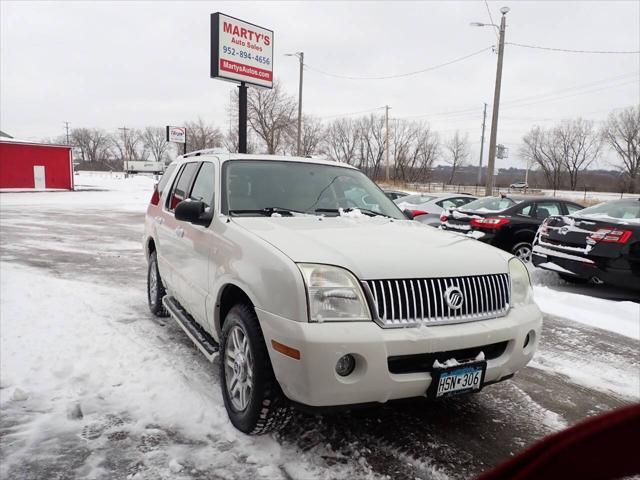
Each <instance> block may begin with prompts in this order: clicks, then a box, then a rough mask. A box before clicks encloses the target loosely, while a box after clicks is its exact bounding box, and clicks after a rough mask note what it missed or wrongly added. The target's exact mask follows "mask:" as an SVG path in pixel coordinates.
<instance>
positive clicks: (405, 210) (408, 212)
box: [402, 208, 413, 220]
mask: <svg viewBox="0 0 640 480" xmlns="http://www.w3.org/2000/svg"><path fill="white" fill-rule="evenodd" d="M402 213H404V216H405V217H407V218H408V219H409V220H413V212H412V211H411V210H407V209H406V208H405V209H404V210H403V211H402Z"/></svg>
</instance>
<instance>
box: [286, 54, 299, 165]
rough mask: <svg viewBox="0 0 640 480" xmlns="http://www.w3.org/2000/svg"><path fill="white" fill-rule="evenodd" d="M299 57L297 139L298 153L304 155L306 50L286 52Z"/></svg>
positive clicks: (290, 55)
mask: <svg viewBox="0 0 640 480" xmlns="http://www.w3.org/2000/svg"><path fill="white" fill-rule="evenodd" d="M294 55H295V56H296V57H298V60H299V61H300V75H299V76H298V81H299V84H298V137H297V141H296V154H297V155H298V156H300V155H302V76H303V72H304V52H296V53H285V56H287V57H292V56H294Z"/></svg>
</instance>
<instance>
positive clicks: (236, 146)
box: [222, 125, 258, 153]
mask: <svg viewBox="0 0 640 480" xmlns="http://www.w3.org/2000/svg"><path fill="white" fill-rule="evenodd" d="M222 144H223V146H224V148H226V149H227V150H229V151H230V152H238V150H240V135H239V133H238V126H237V125H236V126H235V127H234V128H233V130H231V131H230V132H228V133H227V134H226V135H225V136H224V138H223V139H222ZM257 151H258V144H257V143H256V141H255V139H254V138H253V135H252V134H251V131H247V152H246V153H256V152H257Z"/></svg>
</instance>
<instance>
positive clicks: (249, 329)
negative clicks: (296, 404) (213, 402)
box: [220, 304, 291, 435]
mask: <svg viewBox="0 0 640 480" xmlns="http://www.w3.org/2000/svg"><path fill="white" fill-rule="evenodd" d="M220 352H222V354H221V357H220V384H221V385H220V386H221V388H222V396H223V398H224V406H225V408H226V409H227V413H228V415H229V419H230V420H231V423H233V425H234V426H235V427H236V428H237V429H238V430H240V431H241V432H244V433H248V434H250V435H260V434H264V433H269V432H273V431H277V430H280V429H281V428H282V427H284V426H285V425H286V424H287V422H288V421H289V418H290V417H291V407H290V406H289V405H288V402H287V399H286V398H285V396H284V394H283V393H282V390H281V389H280V385H279V384H278V381H277V380H276V378H275V375H274V373H273V369H272V367H271V360H270V359H269V353H268V352H267V347H266V345H265V342H264V336H263V335H262V330H261V329H260V324H259V323H258V318H257V316H256V314H255V312H254V311H253V309H252V308H251V307H249V306H247V305H243V304H238V305H235V306H234V307H233V308H231V310H230V311H229V313H228V314H227V316H226V319H225V322H224V327H223V328H222V339H221V343H220Z"/></svg>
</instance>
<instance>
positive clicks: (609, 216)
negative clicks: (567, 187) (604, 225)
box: [573, 199, 640, 223]
mask: <svg viewBox="0 0 640 480" xmlns="http://www.w3.org/2000/svg"><path fill="white" fill-rule="evenodd" d="M573 215H574V216H576V217H582V218H593V219H594V220H598V219H602V220H618V221H619V220H623V221H626V222H632V223H640V200H638V199H629V200H616V201H613V202H606V203H600V204H598V205H595V206H593V207H589V208H585V209H584V210H580V211H579V212H576V213H574V214H573Z"/></svg>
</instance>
